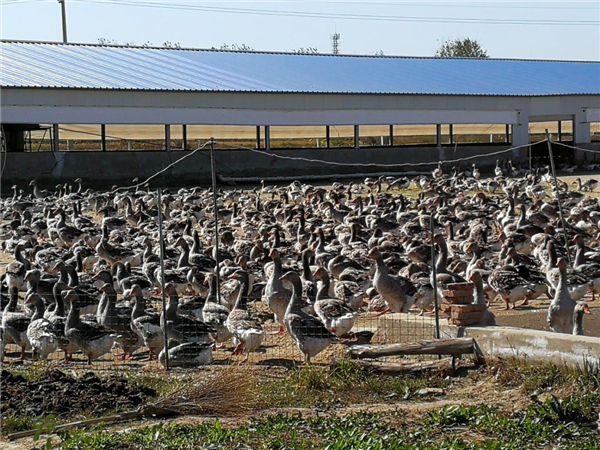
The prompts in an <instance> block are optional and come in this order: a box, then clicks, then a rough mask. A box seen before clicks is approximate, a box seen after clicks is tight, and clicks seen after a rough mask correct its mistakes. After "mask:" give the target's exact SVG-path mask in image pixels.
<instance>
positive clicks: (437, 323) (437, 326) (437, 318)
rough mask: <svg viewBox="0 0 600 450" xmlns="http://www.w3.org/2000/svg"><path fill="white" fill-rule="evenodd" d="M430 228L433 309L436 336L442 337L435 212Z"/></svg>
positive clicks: (430, 220) (437, 337)
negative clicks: (436, 265) (436, 263)
mask: <svg viewBox="0 0 600 450" xmlns="http://www.w3.org/2000/svg"><path fill="white" fill-rule="evenodd" d="M429 228H430V231H431V273H432V274H433V283H432V284H433V309H434V311H435V338H436V339H440V338H441V337H442V336H441V334H440V311H439V308H438V291H437V269H436V267H435V242H434V240H433V236H434V232H435V227H434V224H433V212H432V213H431V216H430V219H429Z"/></svg>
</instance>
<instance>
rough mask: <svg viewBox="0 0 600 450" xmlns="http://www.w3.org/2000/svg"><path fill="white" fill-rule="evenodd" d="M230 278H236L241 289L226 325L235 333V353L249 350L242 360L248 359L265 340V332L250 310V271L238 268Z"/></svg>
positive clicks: (238, 353)
mask: <svg viewBox="0 0 600 450" xmlns="http://www.w3.org/2000/svg"><path fill="white" fill-rule="evenodd" d="M230 278H234V279H236V280H238V281H239V282H240V283H241V289H240V291H239V294H238V298H237V300H236V302H235V305H234V307H233V309H232V310H231V312H230V313H229V316H228V317H227V320H226V321H225V326H226V327H227V329H228V330H229V332H230V333H231V334H232V335H233V343H234V344H235V349H234V350H233V353H232V354H233V355H240V354H243V353H244V352H247V353H248V355H246V357H245V358H244V360H243V361H242V362H246V361H247V360H248V357H249V354H250V352H253V351H256V350H258V348H259V347H260V345H261V344H262V342H263V340H264V339H265V332H264V330H263V328H262V325H261V324H260V321H259V320H258V319H257V318H256V317H254V316H253V315H252V314H251V313H250V312H248V290H249V285H250V280H249V276H248V272H246V271H244V270H236V271H235V272H234V273H233V274H232V275H230Z"/></svg>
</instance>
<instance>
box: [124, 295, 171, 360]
mask: <svg viewBox="0 0 600 450" xmlns="http://www.w3.org/2000/svg"><path fill="white" fill-rule="evenodd" d="M125 296H126V297H127V298H132V299H133V308H132V310H131V329H132V330H133V331H134V332H135V333H136V334H137V335H138V336H140V337H141V338H142V340H143V341H144V345H145V346H146V347H148V349H149V354H148V360H149V361H151V360H153V359H156V355H157V354H158V353H160V352H161V351H162V349H163V348H164V344H165V336H164V333H163V329H162V327H161V325H160V314H157V313H156V312H154V311H149V310H147V309H146V299H145V298H144V295H143V292H142V288H141V287H140V286H138V285H137V284H134V285H133V286H132V287H131V289H130V290H129V291H127V292H126V293H125Z"/></svg>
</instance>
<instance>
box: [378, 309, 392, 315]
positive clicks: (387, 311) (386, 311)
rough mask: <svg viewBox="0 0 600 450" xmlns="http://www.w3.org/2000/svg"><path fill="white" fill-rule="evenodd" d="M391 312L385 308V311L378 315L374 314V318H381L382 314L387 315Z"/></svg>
mask: <svg viewBox="0 0 600 450" xmlns="http://www.w3.org/2000/svg"><path fill="white" fill-rule="evenodd" d="M391 312H392V310H391V309H390V308H387V309H386V310H385V311H383V312H380V313H378V314H375V317H381V316H383V315H384V314H388V313H391Z"/></svg>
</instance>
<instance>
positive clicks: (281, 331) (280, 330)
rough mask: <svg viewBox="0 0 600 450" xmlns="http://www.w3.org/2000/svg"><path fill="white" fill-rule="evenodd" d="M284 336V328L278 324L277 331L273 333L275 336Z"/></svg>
mask: <svg viewBox="0 0 600 450" xmlns="http://www.w3.org/2000/svg"><path fill="white" fill-rule="evenodd" d="M284 334H285V328H284V326H283V324H282V323H280V324H279V331H278V332H277V333H275V336H283V335H284Z"/></svg>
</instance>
